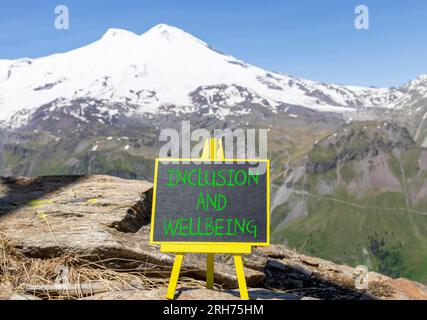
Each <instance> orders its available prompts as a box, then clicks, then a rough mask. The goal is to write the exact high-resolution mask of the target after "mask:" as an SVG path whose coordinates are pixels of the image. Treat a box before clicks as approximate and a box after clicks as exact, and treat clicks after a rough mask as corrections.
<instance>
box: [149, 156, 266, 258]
mask: <svg viewBox="0 0 427 320" xmlns="http://www.w3.org/2000/svg"><path fill="white" fill-rule="evenodd" d="M162 161H164V162H166V161H167V162H215V161H218V162H232V163H234V162H252V163H256V162H266V169H267V179H266V184H267V186H266V188H267V190H266V192H267V197H266V198H267V210H266V217H267V219H266V221H267V223H266V226H267V233H266V234H267V236H266V238H267V241H265V242H178V241H177V242H175V241H166V242H165V241H154V218H155V214H156V212H155V211H156V210H155V208H156V195H157V194H156V192H157V174H158V168H159V162H162ZM150 243H151V244H160V245H162V246H165V247H162V251H165V250H163V249H167V251H169V252H176V247H175V245H179V246H182V245H191V246H193V245H196V247H194V249H193V248H189V250H191V249H193V250H195V251H188V250H187V252H200V251H199V250H203V251H202V252H206V248H205V247H206V246H216V247H217V249H219V250H220V251H222V250H227V251H226V252H230V251H229V250H230V246H234V245H239V246H242V245H249V246H258V247H263V246H269V245H270V160H268V159H223V160H210V159H184V158H183V159H180V158H159V159H156V164H155V169H154V187H153V203H152V209H151V226H150ZM199 246H202V248H199ZM220 247H221V248H220ZM222 247H224V249H223V248H222ZM209 250H212V251H211V252H218V250H215V248H210V249H209ZM165 252H166V251H165ZM218 253H220V252H218Z"/></svg>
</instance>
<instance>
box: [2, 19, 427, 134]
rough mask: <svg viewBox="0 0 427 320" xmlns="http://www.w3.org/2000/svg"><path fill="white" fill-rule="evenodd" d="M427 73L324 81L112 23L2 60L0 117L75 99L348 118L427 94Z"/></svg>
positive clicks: (22, 116) (185, 36) (151, 108)
mask: <svg viewBox="0 0 427 320" xmlns="http://www.w3.org/2000/svg"><path fill="white" fill-rule="evenodd" d="M426 77H427V76H424V75H421V76H420V77H418V78H417V79H416V80H413V81H412V82H410V83H408V84H406V87H405V86H402V87H399V88H368V87H366V88H365V87H357V86H341V85H335V84H326V83H322V82H315V81H310V80H304V79H301V78H296V77H292V76H289V75H286V74H282V73H275V72H272V71H267V70H263V69H261V68H258V67H255V66H253V65H250V64H247V63H245V62H243V61H241V60H239V59H237V58H234V57H232V56H230V55H227V54H224V53H222V52H219V51H218V50H216V49H214V48H212V47H211V46H209V45H208V44H207V43H206V42H204V41H202V40H200V39H198V38H196V37H194V36H192V35H190V34H189V33H187V32H185V31H183V30H181V29H178V28H176V27H172V26H168V25H166V24H159V25H157V26H155V27H153V28H151V29H150V30H148V31H147V32H145V33H143V34H142V35H137V34H135V33H133V32H131V31H127V30H124V29H117V28H111V29H108V30H107V31H106V32H105V34H104V35H103V36H102V37H101V39H99V40H97V41H95V42H93V43H91V44H88V45H86V46H83V47H81V48H77V49H74V50H71V51H69V52H65V53H58V54H53V55H50V56H47V57H41V58H36V59H27V58H24V59H17V60H0V123H2V124H3V127H9V128H19V127H21V126H22V125H24V124H25V123H27V120H28V118H30V117H31V115H32V114H33V113H34V111H35V110H36V109H37V108H39V107H40V106H42V105H45V104H48V103H52V102H54V101H64V102H67V103H70V102H72V101H73V100H75V99H95V100H101V101H113V102H116V103H121V104H126V105H133V106H136V107H135V108H133V109H134V111H133V112H131V113H129V114H128V115H127V116H129V117H133V116H138V115H141V114H156V113H159V112H161V110H162V108H164V107H167V106H173V108H170V110H173V111H174V112H175V113H191V112H194V111H195V110H196V109H200V108H202V107H204V108H207V110H208V113H209V114H213V115H214V116H216V117H219V118H224V117H226V116H227V115H229V114H236V113H237V114H238V112H239V111H238V110H235V109H234V108H233V107H234V106H235V105H239V104H240V105H247V104H257V105H260V106H263V107H266V108H269V109H271V110H273V111H274V112H278V111H279V109H280V106H281V105H296V106H301V107H304V108H309V109H313V110H317V111H322V112H336V113H342V114H346V115H347V118H348V120H349V121H351V120H352V119H353V118H354V116H356V117H357V116H359V115H358V113H360V112H365V111H368V112H369V110H371V109H393V108H394V107H395V106H396V105H399V101H401V100H402V99H403V100H405V99H406V100H410V97H407V96H406V95H407V94H406V93H405V88H407V90H408V92H411V96H412V95H413V94H415V93H416V94H421V95H422V96H423V97H424V96H425V95H426V91H425V88H427V84H426V83H425V81H424V80H425V78H426ZM418 88H421V89H418ZM283 109H285V108H282V110H283ZM17 118H19V119H17Z"/></svg>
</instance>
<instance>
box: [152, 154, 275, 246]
mask: <svg viewBox="0 0 427 320" xmlns="http://www.w3.org/2000/svg"><path fill="white" fill-rule="evenodd" d="M168 161H169V162H168V163H166V162H162V161H161V159H158V160H156V168H155V181H154V196H153V211H152V223H151V235H150V240H151V242H152V243H157V244H170V243H188V244H190V243H194V244H195V243H197V244H200V243H215V244H218V243H245V244H251V245H257V246H260V245H269V242H270V239H269V238H270V217H269V216H270V212H269V211H270V181H269V180H270V168H269V161H268V160H258V163H255V164H254V163H253V160H251V163H249V162H247V161H244V162H243V163H242V161H241V160H240V161H239V162H237V160H233V161H232V160H226V161H225V162H221V163H215V162H212V163H194V162H190V163H189V162H187V163H184V162H182V161H179V160H176V161H172V162H171V161H170V160H168ZM229 161H232V162H231V163H228V162H229Z"/></svg>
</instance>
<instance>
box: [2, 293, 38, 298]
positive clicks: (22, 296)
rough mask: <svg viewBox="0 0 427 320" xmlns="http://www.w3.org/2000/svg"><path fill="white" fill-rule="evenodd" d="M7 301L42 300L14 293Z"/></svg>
mask: <svg viewBox="0 0 427 320" xmlns="http://www.w3.org/2000/svg"><path fill="white" fill-rule="evenodd" d="M9 300H42V299H41V298H38V297H36V296H33V295H30V294H22V293H14V294H12V295H11V296H10V298H9Z"/></svg>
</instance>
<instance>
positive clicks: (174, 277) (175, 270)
mask: <svg viewBox="0 0 427 320" xmlns="http://www.w3.org/2000/svg"><path fill="white" fill-rule="evenodd" d="M183 258H184V254H183V253H177V254H176V256H175V261H174V263H173V267H172V274H171V277H170V280H169V286H168V292H167V294H166V298H167V299H169V300H173V298H174V297H175V289H176V284H177V283H178V277H179V271H180V270H181V264H182V259H183Z"/></svg>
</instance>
